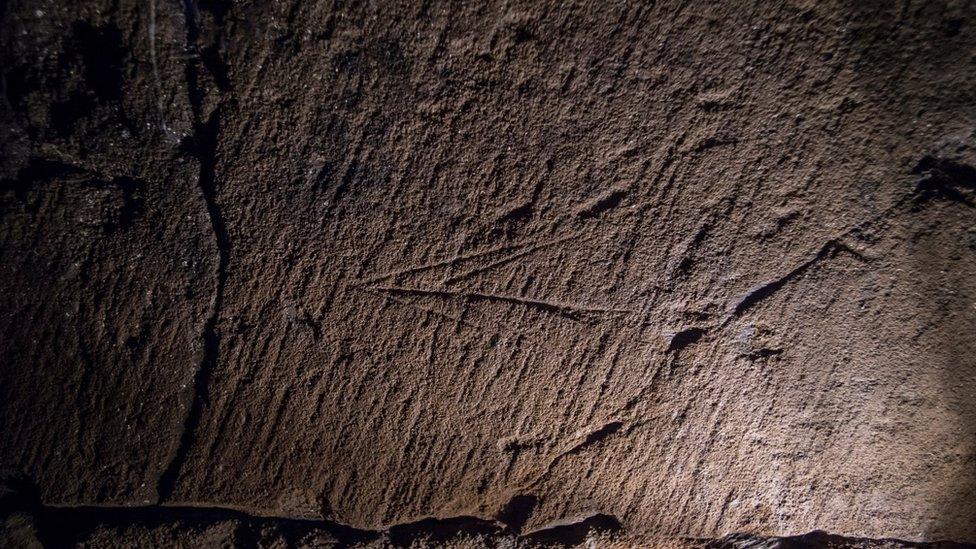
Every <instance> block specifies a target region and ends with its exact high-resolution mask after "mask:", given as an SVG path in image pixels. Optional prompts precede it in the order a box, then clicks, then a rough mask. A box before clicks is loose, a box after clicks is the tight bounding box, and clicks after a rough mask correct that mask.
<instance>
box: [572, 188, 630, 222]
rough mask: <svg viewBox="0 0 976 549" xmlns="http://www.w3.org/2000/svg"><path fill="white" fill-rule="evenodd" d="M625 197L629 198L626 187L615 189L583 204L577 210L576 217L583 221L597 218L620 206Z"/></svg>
mask: <svg viewBox="0 0 976 549" xmlns="http://www.w3.org/2000/svg"><path fill="white" fill-rule="evenodd" d="M625 196H627V188H626V187H614V188H612V189H610V190H608V191H605V192H603V193H602V194H600V195H599V196H597V197H596V198H593V199H590V200H588V201H586V202H584V203H583V204H581V205H580V206H579V208H577V210H576V216H577V217H580V218H583V219H587V218H590V217H596V216H598V215H600V214H601V213H603V212H605V211H607V210H610V209H613V208H616V207H617V206H619V205H620V202H621V200H623V198H624V197H625Z"/></svg>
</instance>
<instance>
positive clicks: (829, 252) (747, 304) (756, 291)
mask: <svg viewBox="0 0 976 549" xmlns="http://www.w3.org/2000/svg"><path fill="white" fill-rule="evenodd" d="M841 250H844V251H848V252H851V253H853V254H854V255H859V254H858V253H857V252H855V251H854V250H852V249H851V248H850V247H848V246H847V245H845V244H843V243H841V242H840V240H838V239H831V240H828V241H827V242H826V243H825V244H824V245H823V246H821V247H820V249H819V250H817V253H815V254H814V255H813V256H812V257H811V258H809V259H807V260H806V261H804V262H803V263H800V264H799V265H797V266H796V267H793V268H792V269H791V270H790V271H789V272H787V273H786V274H784V275H783V276H780V277H779V278H776V279H773V280H769V281H766V282H763V283H761V284H759V285H757V286H754V287H753V288H752V289H750V290H749V291H748V292H746V293H745V294H743V295H742V296H741V297H739V298H738V299H736V300H735V301H734V302H732V303H731V304H730V305H729V308H728V311H729V312H728V316H726V319H725V322H723V325H724V324H728V322H729V321H730V320H732V319H733V318H736V317H739V316H741V315H742V314H743V313H744V312H746V311H748V310H749V309H751V308H752V307H754V306H756V305H757V304H758V303H759V302H761V301H763V300H764V299H766V298H768V297H770V296H772V295H773V294H775V293H776V292H777V291H779V290H780V289H781V288H783V287H784V286H786V285H787V284H788V283H789V282H790V281H792V280H794V279H796V278H798V277H800V276H801V275H803V273H805V272H806V271H807V270H808V269H810V267H813V266H814V265H816V264H817V263H819V262H820V261H823V260H824V259H827V258H829V257H833V256H834V255H836V253H837V252H839V251H841Z"/></svg>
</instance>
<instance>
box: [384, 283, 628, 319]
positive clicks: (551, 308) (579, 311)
mask: <svg viewBox="0 0 976 549" xmlns="http://www.w3.org/2000/svg"><path fill="white" fill-rule="evenodd" d="M371 289H373V290H376V291H379V292H385V293H390V294H403V295H420V296H431V297H439V298H445V299H470V300H483V301H498V302H505V303H512V304H515V305H521V306H524V307H530V308H534V309H538V310H541V311H545V312H547V313H552V314H555V315H559V316H563V317H566V318H570V319H572V320H579V319H580V318H581V316H582V315H584V314H586V313H631V312H633V311H631V310H629V309H614V308H606V307H587V306H584V305H578V304H571V303H560V302H556V301H546V300H542V299H532V298H527V297H519V296H511V295H504V294H490V293H483V292H467V291H460V290H447V289H443V290H434V289H426V288H407V287H402V286H373V287H372V288H371Z"/></svg>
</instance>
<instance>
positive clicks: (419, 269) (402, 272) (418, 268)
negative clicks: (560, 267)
mask: <svg viewBox="0 0 976 549" xmlns="http://www.w3.org/2000/svg"><path fill="white" fill-rule="evenodd" d="M518 247H519V245H518V244H504V245H501V246H495V247H494V248H488V249H487V250H479V251H476V252H471V253H468V254H463V255H459V256H454V257H451V258H449V259H443V260H440V261H434V262H433V263H425V264H423V265H417V266H415V267H407V268H405V269H398V270H396V271H389V272H386V273H383V274H380V275H376V276H374V277H372V278H368V279H366V280H362V281H359V284H362V285H365V284H375V283H377V282H383V281H384V280H389V279H391V278H396V277H398V276H403V275H408V274H415V273H420V272H423V271H428V270H430V269H436V268H437V267H448V266H451V265H456V264H457V263H460V262H462V261H467V260H468V259H475V258H478V257H483V256H486V255H491V254H494V253H499V252H507V251H511V250H515V249H517V248H518Z"/></svg>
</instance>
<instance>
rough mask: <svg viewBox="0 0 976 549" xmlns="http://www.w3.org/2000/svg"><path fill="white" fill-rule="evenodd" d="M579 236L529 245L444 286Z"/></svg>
mask: <svg viewBox="0 0 976 549" xmlns="http://www.w3.org/2000/svg"><path fill="white" fill-rule="evenodd" d="M579 236H580V235H579V234H578V233H576V234H571V235H567V236H563V237H561V238H557V239H555V240H548V241H546V242H540V243H537V244H532V245H530V246H528V247H525V248H522V249H520V250H518V251H517V252H515V253H512V254H509V255H506V256H505V257H502V258H499V259H497V260H495V261H492V262H491V263H489V264H487V265H482V266H480V267H474V268H472V269H468V270H467V271H464V272H462V273H459V274H457V275H454V276H451V277H449V278H446V279H445V280H444V284H454V283H455V282H459V281H461V280H464V279H466V278H471V277H472V276H475V275H479V274H481V273H484V272H487V271H490V270H491V269H494V268H496V267H500V266H502V265H505V264H508V263H511V262H512V261H515V260H516V259H519V258H521V257H525V256H527V255H530V254H533V253H535V252H537V251H539V250H542V249H544V248H548V247H550V246H556V245H558V244H562V243H563V242H568V241H570V240H573V239H574V238H579Z"/></svg>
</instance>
